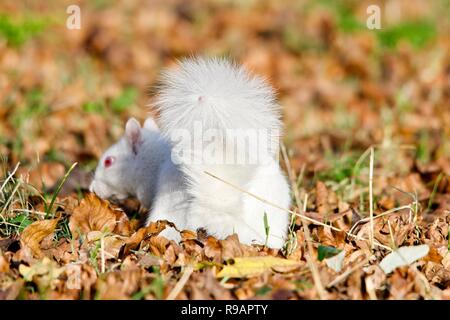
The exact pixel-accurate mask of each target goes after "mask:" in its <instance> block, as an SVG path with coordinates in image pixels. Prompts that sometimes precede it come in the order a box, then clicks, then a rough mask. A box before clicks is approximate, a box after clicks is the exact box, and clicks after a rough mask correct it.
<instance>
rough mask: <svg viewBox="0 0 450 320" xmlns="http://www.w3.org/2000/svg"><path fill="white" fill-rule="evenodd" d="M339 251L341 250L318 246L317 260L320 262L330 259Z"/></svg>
mask: <svg viewBox="0 0 450 320" xmlns="http://www.w3.org/2000/svg"><path fill="white" fill-rule="evenodd" d="M341 251H342V250H339V249H337V248H335V247H331V246H323V245H319V248H318V249H317V259H319V261H322V260H323V259H327V258H331V257H333V256H335V255H337V254H339V252H341Z"/></svg>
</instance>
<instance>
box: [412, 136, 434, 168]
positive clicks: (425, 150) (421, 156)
mask: <svg viewBox="0 0 450 320" xmlns="http://www.w3.org/2000/svg"><path fill="white" fill-rule="evenodd" d="M416 159H417V160H419V161H420V162H422V163H428V162H430V160H431V150H430V134H429V133H428V131H421V132H420V134H419V142H418V144H417V149H416Z"/></svg>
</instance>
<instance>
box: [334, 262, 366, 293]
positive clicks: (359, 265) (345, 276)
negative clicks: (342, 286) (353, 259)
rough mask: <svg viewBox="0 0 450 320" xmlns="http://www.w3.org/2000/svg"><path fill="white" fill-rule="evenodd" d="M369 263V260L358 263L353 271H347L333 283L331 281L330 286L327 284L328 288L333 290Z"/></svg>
mask: <svg viewBox="0 0 450 320" xmlns="http://www.w3.org/2000/svg"><path fill="white" fill-rule="evenodd" d="M367 262H369V259H364V261H363V262H361V263H358V264H357V265H356V266H354V267H353V268H351V269H348V270H347V271H345V272H344V273H342V274H341V275H339V276H337V277H336V278H335V279H334V280H333V281H331V282H330V283H329V284H327V288H331V287H334V286H335V285H337V284H338V283H339V282H341V281H343V280H345V279H346V278H347V277H348V276H349V275H350V274H351V273H353V272H354V271H356V270H358V269H359V268H361V267H362V266H363V265H365V264H366V263H367Z"/></svg>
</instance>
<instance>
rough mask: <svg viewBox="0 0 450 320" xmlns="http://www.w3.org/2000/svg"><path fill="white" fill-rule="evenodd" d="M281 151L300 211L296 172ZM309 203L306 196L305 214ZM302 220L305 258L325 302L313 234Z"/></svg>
mask: <svg viewBox="0 0 450 320" xmlns="http://www.w3.org/2000/svg"><path fill="white" fill-rule="evenodd" d="M281 151H282V154H283V158H284V161H285V163H286V169H287V171H288V175H289V179H290V181H291V186H292V189H293V190H292V191H293V192H294V197H295V202H296V204H297V208H298V210H299V211H300V208H301V207H300V205H301V201H300V194H299V192H298V188H297V184H296V181H297V179H296V177H295V172H294V171H293V170H292V168H291V164H290V161H289V158H288V156H287V152H286V147H285V146H284V144H282V145H281ZM307 203H308V194H305V199H304V200H303V208H302V213H303V214H304V213H305V212H306V205H307ZM300 220H301V222H302V225H303V233H304V235H305V240H306V245H307V247H308V256H306V257H305V258H306V261H307V262H308V266H309V269H310V270H311V273H312V276H313V280H314V285H315V287H316V288H317V292H318V294H319V297H320V299H321V300H324V299H326V291H325V289H324V288H323V284H322V280H321V279H320V273H319V270H318V268H317V265H316V264H315V261H314V259H313V255H314V250H313V247H312V243H311V240H310V239H311V234H310V233H309V228H308V225H307V223H306V222H305V220H304V219H303V218H300Z"/></svg>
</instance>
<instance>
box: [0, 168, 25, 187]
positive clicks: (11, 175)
mask: <svg viewBox="0 0 450 320" xmlns="http://www.w3.org/2000/svg"><path fill="white" fill-rule="evenodd" d="M19 166H20V162H18V163H17V165H16V167H15V168H14V170H13V171H12V172H11V173H10V174H9V175H8V177H6V179H5V181H4V182H3V184H2V186H1V187H0V192H2V191H3V188H4V187H5V186H6V184H7V183H8V182H9V180H11V179H12V177H13V176H14V175H15V174H16V171H17V169H19Z"/></svg>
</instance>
